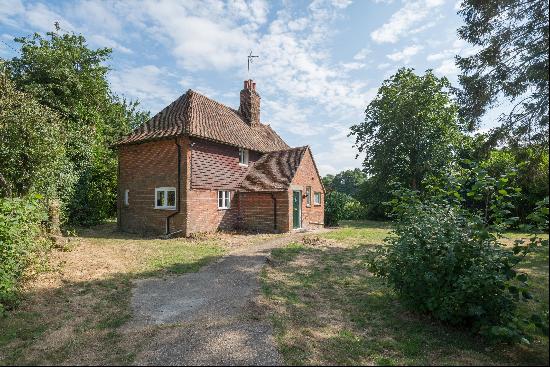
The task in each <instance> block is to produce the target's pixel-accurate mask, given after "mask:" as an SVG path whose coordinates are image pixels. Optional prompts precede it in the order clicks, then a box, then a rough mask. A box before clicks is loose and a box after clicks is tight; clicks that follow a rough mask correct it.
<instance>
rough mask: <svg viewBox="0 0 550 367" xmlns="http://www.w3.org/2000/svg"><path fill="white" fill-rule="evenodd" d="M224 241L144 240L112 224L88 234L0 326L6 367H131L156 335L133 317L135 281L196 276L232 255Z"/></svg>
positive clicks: (53, 260)
mask: <svg viewBox="0 0 550 367" xmlns="http://www.w3.org/2000/svg"><path fill="white" fill-rule="evenodd" d="M224 243H225V242H224V240H223V239H222V238H221V237H219V236H216V235H214V236H205V237H202V238H200V239H195V240H187V239H170V240H160V239H156V238H144V237H139V236H133V235H128V234H122V233H119V232H116V231H115V229H114V225H113V224H109V225H102V226H98V227H95V228H92V229H82V230H80V231H79V236H78V237H76V238H74V239H73V240H72V241H71V242H70V248H71V250H70V251H65V252H63V251H54V252H53V253H52V254H51V256H50V261H49V270H48V271H46V272H43V273H41V274H39V275H38V276H35V277H34V278H33V279H32V280H30V281H28V282H27V284H26V288H25V290H24V292H23V298H22V301H21V304H20V306H19V307H18V308H17V309H16V310H14V311H11V312H10V313H8V315H7V317H5V318H3V319H0V330H2V333H1V334H0V365H14V364H31V365H32V364H65V365H72V364H80V365H81V364H129V363H131V362H132V361H133V359H134V357H135V355H136V352H137V351H139V350H140V348H141V346H142V345H143V344H144V342H145V341H146V340H147V339H148V337H153V336H154V334H155V328H145V329H140V330H132V329H129V328H123V327H122V326H123V325H125V324H126V322H127V321H128V320H129V319H130V318H131V310H130V306H129V303H130V297H131V289H132V280H133V279H137V278H143V277H151V276H165V275H169V274H171V273H184V272H191V271H197V270H198V269H199V268H200V267H201V266H202V265H204V264H206V263H208V262H210V261H212V260H214V259H217V258H219V257H220V256H221V255H222V254H223V253H225V252H226V251H227V248H226V247H225V246H224V245H223V244H224Z"/></svg>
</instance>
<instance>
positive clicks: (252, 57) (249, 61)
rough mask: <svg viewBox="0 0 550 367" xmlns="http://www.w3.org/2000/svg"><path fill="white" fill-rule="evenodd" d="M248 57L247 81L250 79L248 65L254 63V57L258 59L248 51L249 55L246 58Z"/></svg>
mask: <svg viewBox="0 0 550 367" xmlns="http://www.w3.org/2000/svg"><path fill="white" fill-rule="evenodd" d="M247 57H248V67H247V69H248V79H250V64H251V63H252V62H253V61H254V58H255V57H259V56H257V55H252V50H250V54H249V55H248V56H247Z"/></svg>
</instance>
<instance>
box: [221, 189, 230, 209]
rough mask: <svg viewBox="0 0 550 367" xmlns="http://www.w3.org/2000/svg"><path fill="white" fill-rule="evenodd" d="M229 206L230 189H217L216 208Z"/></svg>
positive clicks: (227, 207)
mask: <svg viewBox="0 0 550 367" xmlns="http://www.w3.org/2000/svg"><path fill="white" fill-rule="evenodd" d="M230 207H231V191H218V209H229V208H230Z"/></svg>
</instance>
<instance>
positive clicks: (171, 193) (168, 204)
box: [155, 187, 176, 209]
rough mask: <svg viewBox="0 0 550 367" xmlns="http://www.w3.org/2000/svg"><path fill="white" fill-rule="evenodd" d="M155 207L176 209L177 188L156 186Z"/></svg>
mask: <svg viewBox="0 0 550 367" xmlns="http://www.w3.org/2000/svg"><path fill="white" fill-rule="evenodd" d="M155 209H176V188H175V187H157V188H155Z"/></svg>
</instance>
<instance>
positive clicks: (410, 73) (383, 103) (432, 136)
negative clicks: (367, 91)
mask: <svg viewBox="0 0 550 367" xmlns="http://www.w3.org/2000/svg"><path fill="white" fill-rule="evenodd" d="M449 89H450V84H449V82H448V81H447V79H446V78H438V77H436V76H435V75H434V74H433V73H432V72H431V71H430V70H428V71H427V72H426V73H425V74H424V75H416V74H415V73H414V70H413V69H406V68H402V69H399V70H398V72H397V73H396V74H395V75H393V76H392V77H390V79H388V80H386V81H384V83H383V84H382V86H381V87H380V89H379V90H378V94H377V95H376V97H375V98H374V100H373V101H372V102H371V103H370V104H369V105H368V107H367V109H366V110H365V121H364V122H363V123H360V124H357V125H354V126H352V127H351V134H350V135H354V136H355V146H356V147H357V148H358V150H359V152H364V153H365V160H364V162H363V165H364V168H365V172H366V173H367V174H369V175H371V176H373V177H376V181H378V182H385V183H388V182H390V181H397V182H400V183H403V184H406V185H407V186H408V187H410V188H413V189H417V188H419V186H420V183H421V182H422V180H423V179H424V177H426V175H428V174H435V173H437V172H440V171H442V170H444V169H445V168H447V167H448V166H449V163H450V162H451V160H452V158H453V155H454V154H455V146H456V145H457V142H458V140H459V136H460V129H459V125H458V107H457V105H456V104H455V103H454V102H453V100H452V99H451V95H450V90H449Z"/></svg>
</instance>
